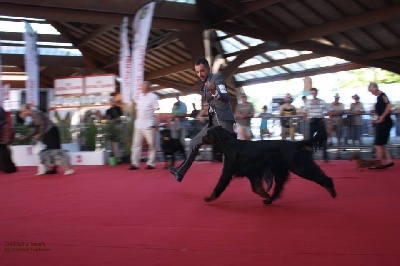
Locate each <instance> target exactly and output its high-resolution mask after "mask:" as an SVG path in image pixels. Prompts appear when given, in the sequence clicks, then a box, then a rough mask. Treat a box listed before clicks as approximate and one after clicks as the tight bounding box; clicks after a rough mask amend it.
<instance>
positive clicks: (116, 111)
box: [106, 97, 122, 120]
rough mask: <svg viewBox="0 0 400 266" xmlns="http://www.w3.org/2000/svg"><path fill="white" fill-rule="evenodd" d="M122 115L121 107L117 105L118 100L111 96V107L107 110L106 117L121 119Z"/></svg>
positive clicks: (108, 118)
mask: <svg viewBox="0 0 400 266" xmlns="http://www.w3.org/2000/svg"><path fill="white" fill-rule="evenodd" d="M121 116H122V110H121V107H119V106H118V105H117V101H116V100H115V98H114V97H111V98H110V108H108V109H107V110H106V119H107V120H114V119H117V120H118V119H120V118H121Z"/></svg>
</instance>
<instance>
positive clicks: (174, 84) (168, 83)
mask: <svg viewBox="0 0 400 266" xmlns="http://www.w3.org/2000/svg"><path fill="white" fill-rule="evenodd" d="M151 82H152V83H155V84H158V85H160V86H164V87H166V88H174V89H177V90H180V91H182V92H185V93H186V94H189V93H192V92H193V91H194V90H195V88H194V87H193V86H191V85H187V84H182V83H178V82H174V81H170V80H167V79H161V78H157V79H153V80H152V81H151ZM196 89H197V88H196Z"/></svg>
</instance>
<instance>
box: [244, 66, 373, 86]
mask: <svg viewBox="0 0 400 266" xmlns="http://www.w3.org/2000/svg"><path fill="white" fill-rule="evenodd" d="M363 67H366V66H365V65H361V64H354V63H349V64H343V65H336V66H329V67H323V68H318V69H310V70H306V71H301V72H293V73H290V74H282V75H276V76H272V77H265V78H257V79H249V80H247V81H241V82H238V86H249V85H255V84H260V83H268V82H274V81H280V80H289V79H295V78H303V77H307V76H315V75H321V74H327V73H336V72H340V71H349V70H354V69H359V68H363Z"/></svg>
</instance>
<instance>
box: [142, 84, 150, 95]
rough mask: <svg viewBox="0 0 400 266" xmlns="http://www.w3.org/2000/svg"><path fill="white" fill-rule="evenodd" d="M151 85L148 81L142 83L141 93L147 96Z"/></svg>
mask: <svg viewBox="0 0 400 266" xmlns="http://www.w3.org/2000/svg"><path fill="white" fill-rule="evenodd" d="M150 87H151V83H150V81H143V83H142V93H143V94H147V93H148V92H149V91H150Z"/></svg>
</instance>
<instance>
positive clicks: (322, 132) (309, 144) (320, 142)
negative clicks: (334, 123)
mask: <svg viewBox="0 0 400 266" xmlns="http://www.w3.org/2000/svg"><path fill="white" fill-rule="evenodd" d="M327 139H328V133H327V132H326V129H325V127H324V126H322V127H320V129H319V130H318V131H317V134H315V135H314V136H313V137H312V138H311V139H308V140H304V141H302V142H301V144H302V146H303V147H305V148H306V149H307V150H310V151H315V150H317V149H322V148H323V147H325V146H326V142H327Z"/></svg>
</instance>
